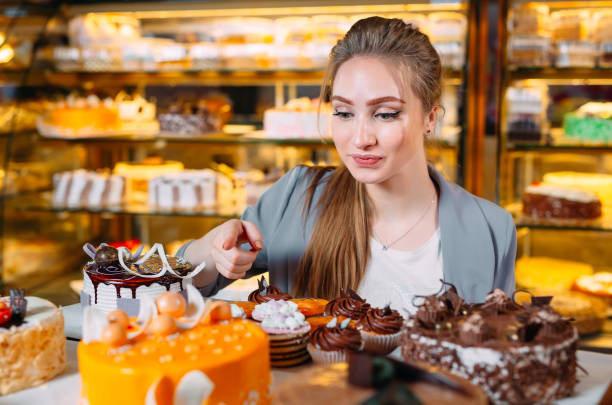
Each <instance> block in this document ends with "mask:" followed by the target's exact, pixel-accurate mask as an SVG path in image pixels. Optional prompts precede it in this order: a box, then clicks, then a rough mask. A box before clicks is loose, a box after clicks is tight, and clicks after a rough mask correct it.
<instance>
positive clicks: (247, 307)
mask: <svg viewBox="0 0 612 405" xmlns="http://www.w3.org/2000/svg"><path fill="white" fill-rule="evenodd" d="M232 304H234V305H236V306H238V307H240V308H242V310H243V311H244V314H245V315H246V316H247V318H252V316H251V314H252V313H253V308H255V306H256V305H257V303H256V302H251V301H235V302H232Z"/></svg>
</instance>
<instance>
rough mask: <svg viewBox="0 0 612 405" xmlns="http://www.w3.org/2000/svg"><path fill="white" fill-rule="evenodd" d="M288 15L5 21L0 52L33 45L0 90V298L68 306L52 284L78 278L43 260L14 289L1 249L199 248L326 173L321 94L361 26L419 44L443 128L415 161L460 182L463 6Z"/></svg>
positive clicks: (80, 10) (120, 13) (76, 15)
mask: <svg viewBox="0 0 612 405" xmlns="http://www.w3.org/2000/svg"><path fill="white" fill-rule="evenodd" d="M298 3H299V2H298ZM298 3H295V2H278V4H277V5H276V6H274V7H271V6H269V5H261V6H257V5H253V6H248V7H247V6H246V5H245V4H243V3H240V4H238V3H237V4H232V5H230V6H228V5H225V6H223V5H222V4H220V3H219V4H217V3H215V4H208V3H207V2H201V3H197V2H196V3H194V4H191V5H189V4H180V5H168V4H166V3H165V2H148V4H144V3H143V4H139V6H138V7H136V8H129V9H124V8H122V6H121V5H117V4H114V3H109V2H94V3H91V4H80V3H78V4H77V2H74V3H70V4H68V5H66V7H65V8H62V9H61V10H60V8H59V7H56V6H57V5H55V4H52V2H51V4H48V5H47V4H45V5H44V6H43V5H41V6H40V7H30V8H28V7H25V6H24V8H23V9H20V8H19V7H18V6H15V7H17V8H18V9H19V10H21V11H19V12H17V11H15V10H14V9H11V8H10V6H8V5H7V6H6V7H8V9H7V10H8V11H7V13H8V14H6V15H7V16H11V15H12V14H11V13H14V15H15V17H14V20H13V21H14V24H13V28H12V29H13V31H12V33H10V35H8V36H7V41H6V44H5V45H6V46H10V47H12V49H14V50H15V51H17V50H18V51H19V55H21V53H23V52H24V50H23V49H21V48H19V46H20V45H19V41H18V38H21V37H23V38H26V37H27V38H29V37H28V36H33V35H34V36H38V37H37V38H34V39H35V40H34V41H33V42H32V41H30V42H32V43H35V45H36V46H34V47H32V46H30V48H28V49H30V51H31V52H30V56H29V59H28V63H22V65H21V66H23V68H24V70H23V71H21V76H19V73H18V72H17V73H15V72H13V73H14V74H13V73H11V74H12V75H13V76H14V78H15V79H16V80H12V79H11V80H8V79H7V80H6V81H3V80H4V79H3V76H0V81H2V84H3V86H4V87H2V88H3V89H4V90H3V93H2V95H0V105H2V108H0V110H2V111H1V112H2V114H0V115H1V118H2V120H1V122H0V124H3V126H2V128H1V129H0V142H2V145H3V150H5V151H6V153H5V154H3V155H2V159H3V160H4V161H5V162H4V163H5V164H4V166H5V167H4V172H3V173H6V175H5V176H4V177H5V178H6V181H4V182H3V186H4V187H5V189H6V191H5V195H6V198H5V199H3V200H2V215H3V219H4V220H5V225H4V226H3V227H2V228H3V232H4V233H5V238H4V239H5V241H6V242H5V248H4V249H3V250H4V252H5V253H6V254H5V256H4V262H5V264H10V267H9V270H8V271H5V272H3V274H2V276H1V277H0V278H1V279H2V282H3V283H4V284H6V285H7V287H13V286H17V285H16V284H14V283H15V282H17V280H22V282H24V281H23V280H24V279H25V278H27V279H28V280H27V281H28V286H32V285H36V286H39V287H40V288H46V287H45V286H46V285H47V283H46V282H45V281H48V280H47V279H46V277H48V276H51V277H52V278H53V280H58V281H57V283H60V281H59V279H60V278H61V279H62V280H63V281H62V282H63V283H64V288H65V290H64V291H65V292H66V298H65V300H64V299H62V300H61V302H62V303H68V302H70V301H71V300H72V301H74V300H75V299H76V297H75V296H74V295H70V292H69V291H70V290H69V289H68V283H67V282H66V280H70V278H71V276H70V274H74V271H75V270H76V268H75V267H74V266H73V265H72V264H71V263H65V264H64V265H62V264H61V263H56V262H58V260H57V257H58V256H61V254H62V252H60V251H57V252H51V253H50V254H49V255H48V257H49V260H50V261H53V262H54V263H49V267H48V268H50V269H52V270H53V271H46V270H45V269H44V268H43V267H41V265H40V261H39V260H38V258H37V259H36V262H35V265H28V266H25V267H24V270H23V271H22V272H21V273H22V274H19V273H20V271H19V270H18V268H19V266H17V267H16V266H14V263H18V262H21V261H24V260H26V259H27V258H26V257H25V256H24V255H23V254H24V253H23V252H27V250H25V249H18V248H17V249H15V248H14V247H15V246H14V244H15V243H14V242H15V241H23V243H25V244H27V241H28V240H31V239H32V236H31V235H30V233H32V232H33V230H35V229H37V230H38V231H37V233H39V234H40V239H41V240H43V239H44V240H58V239H60V240H64V239H67V240H66V242H67V243H65V244H62V246H67V247H68V249H70V248H74V247H78V246H79V245H82V244H83V243H85V242H87V241H97V242H102V241H108V240H111V241H117V240H125V239H129V238H139V239H141V240H143V241H145V242H147V243H149V244H150V241H151V240H152V239H155V240H162V241H164V242H165V243H170V242H172V241H175V240H181V239H186V238H188V237H191V236H192V232H190V229H193V226H194V224H198V225H197V226H198V227H199V228H198V229H201V230H202V232H205V231H206V230H208V229H211V228H212V227H214V226H215V225H217V224H218V223H220V222H222V221H224V220H227V219H230V218H236V217H239V216H240V215H241V213H242V212H243V210H244V208H245V207H246V206H247V205H253V204H255V203H256V202H257V200H258V198H259V197H260V196H261V195H262V194H263V193H264V192H265V190H267V189H268V188H269V187H270V185H271V184H273V182H274V181H275V180H277V179H278V178H279V177H280V176H281V175H282V174H283V173H285V172H287V171H288V170H289V169H291V168H292V167H294V166H296V165H298V164H306V165H312V166H316V165H332V166H333V165H336V164H338V163H339V162H340V159H339V157H338V155H337V153H336V151H335V148H334V145H333V142H332V141H331V137H330V133H329V115H330V112H331V110H330V108H329V103H327V102H320V101H319V100H318V97H319V89H320V85H321V84H322V82H323V80H324V70H325V68H326V65H327V62H328V56H329V52H330V50H331V48H332V46H333V45H334V44H335V42H336V41H337V40H338V39H340V38H341V37H342V36H343V35H344V34H345V33H346V31H347V30H348V29H349V28H350V26H351V25H352V24H353V23H354V22H356V21H358V20H359V19H361V18H364V17H367V16H371V15H382V16H387V17H393V18H400V19H402V20H404V21H406V22H409V23H411V24H413V25H414V26H416V27H419V28H420V29H421V30H423V32H427V33H431V38H432V43H433V45H434V47H435V48H436V49H437V50H438V52H439V54H440V55H441V61H442V65H443V74H442V77H443V84H444V87H443V94H442V98H443V102H444V110H445V114H444V116H443V117H441V119H440V120H439V122H438V124H437V128H436V131H435V134H434V135H433V136H432V137H431V139H430V141H429V142H428V143H427V149H428V151H429V159H430V162H431V163H432V164H433V165H434V166H435V167H436V168H437V169H438V170H439V171H441V172H442V173H444V174H445V176H447V177H448V178H449V179H452V180H457V181H459V182H460V181H461V177H462V175H463V174H462V172H463V169H462V166H461V162H460V156H461V155H462V152H461V150H462V148H463V141H464V139H465V137H466V136H468V127H467V124H466V123H467V121H468V120H467V119H466V118H465V116H466V114H467V112H466V108H465V105H466V99H467V97H468V94H467V93H466V91H465V88H466V86H467V83H466V80H467V75H466V69H467V65H468V63H467V61H468V58H469V55H468V31H469V26H468V18H469V10H470V4H469V2H466V1H459V0H457V1H450V2H445V3H443V4H430V3H429V2H408V3H405V2H401V1H392V2H390V3H388V4H387V3H385V4H371V2H357V3H355V4H352V5H347V4H344V3H342V2H340V3H338V4H335V3H333V2H332V3H329V4H328V3H321V2H314V3H312V4H311V2H304V3H303V4H301V3H300V4H298ZM117 7H118V8H117ZM3 18H4V17H3ZM9 19H10V18H9V17H7V21H8V20H9ZM45 19H47V20H48V21H49V23H48V24H43V22H44V21H45ZM3 21H4V20H3ZM7 26H10V24H7ZM0 34H3V31H0ZM3 35H4V34H3ZM0 38H2V37H0ZM28 41H29V40H28ZM2 42H3V41H0V44H1V43H2ZM24 42H27V41H24ZM0 46H2V45H0ZM24 46H25V45H24ZM2 49H4V48H1V49H0V54H1V52H2ZM0 56H1V55H0ZM17 60H20V61H21V60H22V58H21V59H19V58H17V53H16V54H15V58H14V59H13V61H14V62H17ZM20 63H21V62H20ZM7 66H8V65H7ZM11 66H12V65H11ZM26 67H27V69H25V68H26ZM0 68H2V62H1V61H0ZM4 133H6V136H4V135H2V134H4ZM34 167H36V169H37V171H36V173H35V174H36V176H34V175H33V174H32V173H33V172H34V170H33V169H32V168H34ZM40 167H43V168H44V170H40ZM39 172H40V174H39ZM30 179H33V180H36V181H33V180H32V181H30ZM30 183H31V184H30ZM190 221H193V222H190ZM48 224H53V225H52V226H50V225H48ZM43 246H46V244H43ZM7 248H9V249H7ZM7 254H10V257H7ZM28 263H30V262H28ZM62 266H63V270H62V269H60V268H61V267H62ZM32 267H36V269H34V270H32V269H31V268H32ZM5 268H6V266H5ZM56 269H59V270H57V271H56ZM47 270H48V269H47Z"/></svg>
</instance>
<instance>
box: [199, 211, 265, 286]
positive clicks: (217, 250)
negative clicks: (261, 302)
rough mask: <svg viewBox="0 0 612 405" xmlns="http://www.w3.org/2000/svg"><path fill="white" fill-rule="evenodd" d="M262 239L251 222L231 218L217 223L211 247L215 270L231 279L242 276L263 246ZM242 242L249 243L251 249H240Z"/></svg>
mask: <svg viewBox="0 0 612 405" xmlns="http://www.w3.org/2000/svg"><path fill="white" fill-rule="evenodd" d="M262 239H263V238H262V236H261V232H259V229H257V227H256V226H255V224H253V223H252V222H248V221H241V220H238V219H231V220H229V221H227V222H225V223H223V224H221V225H219V226H218V227H217V228H215V234H214V236H213V239H212V249H211V256H212V259H213V261H214V263H215V267H216V269H217V271H218V272H219V273H220V274H221V275H223V276H224V277H227V278H231V279H238V278H242V277H244V275H245V273H246V272H247V271H248V270H249V269H250V268H251V266H252V265H253V262H254V261H255V258H256V257H257V252H259V251H260V250H261V248H262V247H263V242H262ZM244 243H249V244H250V245H251V250H242V249H240V246H241V245H242V244H244Z"/></svg>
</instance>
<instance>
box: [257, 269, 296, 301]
mask: <svg viewBox="0 0 612 405" xmlns="http://www.w3.org/2000/svg"><path fill="white" fill-rule="evenodd" d="M257 284H258V285H259V288H258V289H257V290H255V291H252V292H251V293H250V294H249V301H251V302H256V303H258V304H261V303H263V302H267V301H270V300H290V299H291V298H292V297H291V295H289V294H287V293H284V292H282V291H281V290H280V288H278V287H275V286H272V285H268V282H267V281H266V279H265V278H264V277H263V276H262V277H261V279H259V280H257Z"/></svg>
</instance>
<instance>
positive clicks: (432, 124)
mask: <svg viewBox="0 0 612 405" xmlns="http://www.w3.org/2000/svg"><path fill="white" fill-rule="evenodd" d="M437 120H438V106H437V105H436V106H434V107H433V108H432V109H431V111H429V113H428V114H427V116H426V117H425V125H424V127H425V135H427V136H429V135H431V134H432V133H433V132H434V130H435V129H436V122H437Z"/></svg>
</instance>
